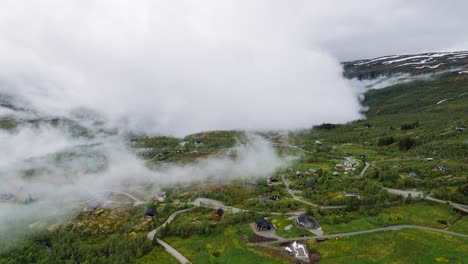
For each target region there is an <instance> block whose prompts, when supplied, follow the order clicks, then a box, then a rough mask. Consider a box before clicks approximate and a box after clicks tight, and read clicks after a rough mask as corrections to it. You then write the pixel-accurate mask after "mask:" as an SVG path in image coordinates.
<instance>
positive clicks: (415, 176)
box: [408, 171, 419, 178]
mask: <svg viewBox="0 0 468 264" xmlns="http://www.w3.org/2000/svg"><path fill="white" fill-rule="evenodd" d="M408 176H409V177H411V178H419V175H418V174H417V173H416V172H414V171H412V172H410V173H408Z"/></svg>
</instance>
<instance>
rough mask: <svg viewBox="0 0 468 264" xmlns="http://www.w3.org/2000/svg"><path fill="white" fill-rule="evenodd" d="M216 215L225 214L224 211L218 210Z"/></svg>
mask: <svg viewBox="0 0 468 264" xmlns="http://www.w3.org/2000/svg"><path fill="white" fill-rule="evenodd" d="M216 213H217V214H218V215H222V214H224V210H223V209H222V208H219V209H218V210H216Z"/></svg>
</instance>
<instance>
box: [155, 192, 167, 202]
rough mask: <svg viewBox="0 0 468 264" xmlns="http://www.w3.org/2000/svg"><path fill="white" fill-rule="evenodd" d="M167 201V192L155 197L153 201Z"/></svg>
mask: <svg viewBox="0 0 468 264" xmlns="http://www.w3.org/2000/svg"><path fill="white" fill-rule="evenodd" d="M164 200H166V192H162V193H159V194H157V195H155V196H154V197H153V201H158V202H161V203H162V202H164Z"/></svg>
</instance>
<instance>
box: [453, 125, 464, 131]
mask: <svg viewBox="0 0 468 264" xmlns="http://www.w3.org/2000/svg"><path fill="white" fill-rule="evenodd" d="M455 129H456V130H457V131H458V132H464V131H465V127H463V126H459V127H455Z"/></svg>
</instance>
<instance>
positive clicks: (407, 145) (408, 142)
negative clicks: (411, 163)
mask: <svg viewBox="0 0 468 264" xmlns="http://www.w3.org/2000/svg"><path fill="white" fill-rule="evenodd" d="M414 146H416V140H415V139H413V138H410V137H404V138H402V139H400V141H399V142H398V147H399V148H400V150H409V149H412V148H413V147H414Z"/></svg>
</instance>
